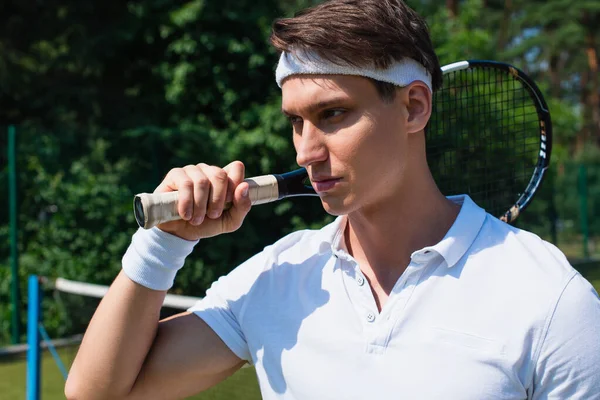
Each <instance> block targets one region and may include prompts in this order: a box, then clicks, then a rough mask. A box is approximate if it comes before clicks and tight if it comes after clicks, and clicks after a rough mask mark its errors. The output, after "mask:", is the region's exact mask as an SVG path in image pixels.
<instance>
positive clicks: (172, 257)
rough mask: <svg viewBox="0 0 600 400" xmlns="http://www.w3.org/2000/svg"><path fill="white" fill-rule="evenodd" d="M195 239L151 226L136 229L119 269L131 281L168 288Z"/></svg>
mask: <svg viewBox="0 0 600 400" xmlns="http://www.w3.org/2000/svg"><path fill="white" fill-rule="evenodd" d="M197 243H198V240H196V241H190V240H185V239H181V238H179V237H177V236H175V235H171V234H170V233H166V232H163V231H161V230H160V229H158V228H156V227H154V228H152V229H142V228H140V229H138V231H137V232H136V233H135V234H134V235H133V238H132V240H131V244H130V245H129V248H128V249H127V252H126V253H125V255H124V256H123V271H124V272H125V274H126V275H127V276H128V277H129V279H131V280H132V281H134V282H136V283H139V284H140V285H142V286H145V287H147V288H149V289H153V290H169V289H170V288H171V286H173V281H174V280H175V275H177V271H179V270H180V269H181V267H183V263H184V262H185V258H186V257H187V256H188V255H189V254H190V253H191V252H192V250H193V249H194V246H195V245H196V244H197Z"/></svg>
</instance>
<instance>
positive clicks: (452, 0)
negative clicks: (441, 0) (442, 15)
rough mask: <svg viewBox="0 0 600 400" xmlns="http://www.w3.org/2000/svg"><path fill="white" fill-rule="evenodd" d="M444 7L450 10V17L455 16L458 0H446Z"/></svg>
mask: <svg viewBox="0 0 600 400" xmlns="http://www.w3.org/2000/svg"><path fill="white" fill-rule="evenodd" d="M446 7H447V8H448V11H449V12H450V17H452V18H456V16H457V15H458V0H446Z"/></svg>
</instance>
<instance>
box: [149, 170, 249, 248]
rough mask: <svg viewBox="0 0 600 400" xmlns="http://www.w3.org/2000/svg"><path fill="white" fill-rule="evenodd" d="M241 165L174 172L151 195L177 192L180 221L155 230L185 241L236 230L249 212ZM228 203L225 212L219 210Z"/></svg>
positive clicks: (246, 189)
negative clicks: (228, 205)
mask: <svg viewBox="0 0 600 400" xmlns="http://www.w3.org/2000/svg"><path fill="white" fill-rule="evenodd" d="M248 188H249V187H248V184H247V183H246V182H244V164H242V163H241V162H240V161H234V162H232V163H231V164H229V165H227V166H226V167H224V168H219V167H215V166H211V165H207V164H203V163H201V164H198V165H188V166H186V167H183V168H174V169H172V170H171V171H169V173H168V174H167V176H166V177H165V179H164V180H163V181H162V183H161V184H160V185H159V186H158V187H157V188H156V190H155V191H154V193H164V192H171V191H174V190H178V191H179V206H178V211H179V216H180V217H181V220H178V221H171V222H165V223H163V224H160V225H158V226H157V227H158V228H159V229H160V230H162V231H165V232H168V233H171V234H173V235H175V236H178V237H180V238H182V239H186V240H197V239H201V238H207V237H211V236H217V235H220V234H222V233H229V232H233V231H235V230H237V229H238V228H239V227H240V226H241V225H242V222H243V221H244V218H245V217H246V215H247V214H248V211H250V207H251V203H250V198H249V197H248ZM226 202H232V203H233V206H232V207H231V208H230V209H229V210H223V208H224V206H225V203H226Z"/></svg>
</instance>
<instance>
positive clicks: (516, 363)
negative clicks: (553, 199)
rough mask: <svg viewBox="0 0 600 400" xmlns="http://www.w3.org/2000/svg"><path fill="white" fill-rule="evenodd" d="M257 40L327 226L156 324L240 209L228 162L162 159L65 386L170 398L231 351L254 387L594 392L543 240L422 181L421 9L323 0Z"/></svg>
mask: <svg viewBox="0 0 600 400" xmlns="http://www.w3.org/2000/svg"><path fill="white" fill-rule="evenodd" d="M272 43H273V44H274V45H275V47H276V48H277V49H279V50H281V51H282V56H281V59H280V62H279V65H278V68H277V74H276V75H277V76H276V77H277V82H278V84H279V85H280V86H281V89H282V109H283V112H284V113H285V114H286V115H287V116H288V117H289V119H290V121H291V124H292V127H293V141H294V146H295V148H296V151H297V162H298V164H299V165H301V166H303V167H306V169H307V170H308V172H309V175H310V178H311V181H312V183H313V186H314V188H315V190H316V191H317V192H318V193H319V195H320V198H321V201H322V204H323V207H324V208H325V210H326V211H327V212H328V213H330V214H333V215H336V216H338V218H337V219H336V220H335V222H334V223H332V224H330V225H328V226H326V227H324V228H323V229H321V230H317V231H300V232H295V233H293V234H291V235H289V236H287V237H284V238H283V239H281V240H280V241H278V242H277V243H275V244H273V245H271V246H268V247H266V248H265V249H264V251H262V252H260V253H259V254H257V255H256V256H254V257H252V258H251V259H249V260H248V261H247V262H245V263H243V264H242V265H240V266H239V267H237V268H236V269H234V270H233V271H232V272H231V273H230V274H229V275H227V276H225V277H222V278H220V279H219V280H218V281H217V282H215V283H214V284H213V286H212V287H211V289H210V290H209V291H208V292H207V296H206V297H205V298H204V299H203V300H201V301H199V302H198V303H197V304H196V305H195V306H194V307H192V308H191V309H190V310H189V312H187V313H183V314H180V315H177V316H174V317H172V318H169V319H167V320H164V321H160V322H159V309H160V306H161V304H162V301H163V299H164V296H165V293H166V291H167V290H168V289H169V288H170V287H171V285H172V282H173V279H174V277H175V274H176V272H177V270H178V269H179V268H181V266H182V265H183V263H184V260H185V257H186V256H187V255H188V254H189V253H190V252H191V251H192V249H193V248H194V246H195V245H196V244H197V242H198V240H199V239H202V238H208V237H211V236H215V235H218V234H222V233H226V232H231V231H234V230H236V229H237V228H238V227H239V226H240V225H241V224H242V221H243V219H244V217H245V215H246V214H247V213H248V211H249V210H250V201H249V199H248V196H247V190H248V186H247V184H246V183H243V177H244V167H243V164H242V163H240V162H233V163H231V164H229V165H228V166H226V167H224V168H222V169H221V168H218V167H214V166H208V165H205V164H198V165H190V166H186V167H184V168H178V169H174V170H172V171H170V172H169V174H168V175H167V176H166V178H165V180H164V181H163V182H162V183H161V184H160V185H159V186H158V188H157V189H156V191H157V192H166V191H172V190H179V191H180V199H181V201H180V204H179V213H180V216H181V217H182V220H180V221H174V222H171V223H167V224H163V225H161V226H159V227H158V228H157V229H152V230H149V231H143V230H140V231H139V232H137V233H136V234H135V235H134V237H133V240H132V244H131V246H130V248H129V249H128V251H127V253H126V254H125V256H124V258H123V271H122V272H121V273H120V274H119V276H118V277H117V278H116V280H115V282H114V283H113V285H112V286H111V288H110V291H109V293H108V294H107V296H106V297H105V298H104V299H103V301H102V302H101V304H100V306H99V307H98V310H97V311H96V313H95V315H94V317H93V319H92V321H91V323H90V326H89V328H88V330H87V332H86V334H85V337H84V339H83V343H82V345H81V348H80V350H79V353H78V355H77V357H76V359H75V362H74V364H73V367H72V369H71V373H70V375H69V380H68V382H67V386H66V394H67V397H68V398H71V399H79V398H85V399H94V398H102V399H106V398H110V399H152V398H156V399H178V398H184V397H187V396H190V395H192V394H194V393H197V392H200V391H202V390H204V389H206V388H208V387H210V386H212V385H214V384H216V383H218V382H219V381H221V380H223V379H225V378H226V377H227V376H229V375H231V374H232V373H234V372H235V371H236V370H237V369H238V368H240V367H241V366H242V365H243V364H245V363H246V362H249V363H251V364H253V365H255V367H256V372H257V375H258V378H259V383H260V387H261V391H262V394H263V397H264V398H265V399H388V398H389V399H392V398H394V399H395V398H403V399H416V398H419V399H487V398H502V399H525V398H534V399H547V398H560V399H566V398H569V399H594V398H595V399H597V398H600V345H599V341H600V300H599V299H598V296H597V294H596V293H595V291H594V289H593V288H592V287H591V285H590V284H589V283H588V282H587V281H586V280H585V279H583V278H582V277H581V275H579V274H578V273H577V272H576V271H575V270H573V268H572V267H571V266H570V265H569V264H568V262H567V260H566V259H565V257H564V255H563V254H562V253H561V252H560V251H559V250H557V249H556V248H555V247H554V246H552V245H551V244H549V243H546V242H544V241H542V240H541V239H539V238H538V237H536V236H535V235H533V234H531V233H528V232H524V231H521V230H518V229H516V228H513V227H511V226H509V225H507V224H505V223H503V222H501V221H499V220H498V219H496V218H494V217H492V216H491V215H489V214H486V213H485V211H483V210H482V209H481V208H479V207H478V206H477V205H475V204H474V203H473V202H472V201H471V200H470V199H469V197H468V196H457V197H453V198H449V199H448V198H446V197H444V196H443V195H442V194H441V193H440V191H439V190H438V188H437V187H436V185H435V183H434V181H433V179H432V177H431V174H430V172H429V169H428V166H427V162H426V157H425V138H424V129H425V126H426V124H427V121H428V120H429V117H430V115H431V95H432V91H433V90H435V89H436V88H437V87H438V86H439V84H440V82H441V75H440V66H439V64H438V61H437V58H436V56H435V53H434V51H433V49H432V45H431V42H430V39H429V35H428V32H427V28H426V25H425V23H424V21H423V20H422V19H421V18H420V17H419V16H418V15H416V14H415V13H414V12H413V11H412V10H411V9H409V8H408V7H407V6H406V5H405V4H404V3H402V2H401V1H400V0H364V1H357V0H337V1H336V0H334V1H330V2H327V3H323V4H321V5H319V6H317V7H315V8H313V9H310V10H308V11H306V12H304V13H302V14H300V15H298V16H297V17H295V18H291V19H283V20H279V21H277V22H276V23H275V24H274V27H273V35H272ZM225 201H233V208H232V209H230V210H229V211H225V212H224V211H223V205H224V203H225ZM209 245H210V242H209V241H203V242H202V243H201V244H200V246H198V249H197V251H202V247H203V246H209Z"/></svg>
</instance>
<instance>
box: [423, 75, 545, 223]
mask: <svg viewBox="0 0 600 400" xmlns="http://www.w3.org/2000/svg"><path fill="white" fill-rule="evenodd" d="M539 132H540V130H539V116H538V112H537V109H536V107H535V104H534V102H533V100H532V99H531V96H530V94H529V92H528V91H527V89H526V88H525V87H524V86H523V84H522V83H521V81H520V80H519V79H517V78H515V77H514V76H513V75H510V74H509V73H508V72H507V71H502V70H498V69H495V68H475V69H467V70H461V71H455V72H451V73H449V74H445V75H444V85H443V87H442V89H440V90H439V91H438V92H437V93H436V94H435V97H434V102H433V112H432V118H431V121H430V124H429V127H428V130H427V157H428V162H429V165H430V168H431V170H432V174H433V176H434V179H435V180H436V182H437V183H438V186H439V187H440V189H441V191H442V192H443V193H444V194H445V195H448V196H450V195H456V194H464V193H466V194H468V195H469V196H470V197H471V198H472V199H473V200H474V201H475V202H476V203H477V204H479V205H481V206H482V207H484V208H485V209H486V210H487V211H488V212H490V213H492V214H494V215H496V216H500V215H502V214H503V213H504V212H505V211H506V210H508V209H509V208H510V207H512V205H513V204H515V203H516V202H517V200H518V199H519V197H520V196H521V194H522V192H523V191H524V190H525V188H526V187H528V184H529V180H530V178H531V172H532V171H533V169H534V168H535V166H536V163H537V160H538V157H537V156H538V152H539Z"/></svg>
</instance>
